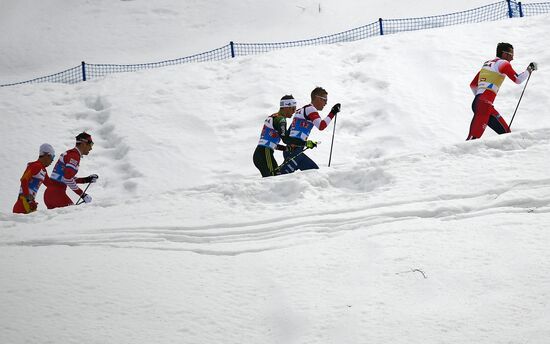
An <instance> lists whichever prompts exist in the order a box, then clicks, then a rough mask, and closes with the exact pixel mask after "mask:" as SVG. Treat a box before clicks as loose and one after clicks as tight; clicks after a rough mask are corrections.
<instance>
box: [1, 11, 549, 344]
mask: <svg viewBox="0 0 550 344" xmlns="http://www.w3.org/2000/svg"><path fill="white" fill-rule="evenodd" d="M136 2H137V1H136ZM548 19H549V17H548V16H540V17H532V18H522V19H514V20H506V21H501V22H495V23H481V24H476V25H467V26H457V27H448V28H441V29H437V30H429V31H418V32H412V33H404V34H398V35H391V36H385V37H378V38H373V39H368V40H364V41H358V42H352V43H345V44H337V45H330V46H319V47H313V48H311V47H310V48H306V49H304V48H295V49H288V50H282V51H277V52H272V53H269V54H265V55H259V56H251V57H245V58H239V59H234V60H231V61H222V62H216V63H201V64H187V65H180V66H174V67H168V68H163V69H156V70H151V71H141V72H138V73H131V74H119V75H112V76H110V77H108V78H106V79H104V80H98V81H93V82H86V83H81V84H76V85H58V84H36V85H21V86H17V87H9V88H2V89H0V113H2V116H3V119H2V129H1V130H2V135H1V137H0V140H1V141H0V144H1V146H2V147H3V148H4V149H2V150H1V151H0V159H1V160H2V161H4V162H5V163H4V164H2V165H1V166H0V173H1V174H2V176H3V178H2V179H1V181H0V195H2V197H1V198H0V245H1V249H0V275H1V276H2V278H1V279H0V303H1V304H2V310H3V311H2V312H0V342H2V343H25V342H56V343H58V342H85V343H106V342H107V343H120V342H130V343H149V342H159V343H172V342H184V343H220V342H224V343H258V342H273V343H346V342H349V343H353V342H374V343H441V342H445V343H472V342H480V343H525V342H527V343H541V344H542V343H545V342H546V340H547V338H548V337H549V336H550V331H549V330H548V326H547V324H548V322H549V320H550V305H549V302H548V299H549V297H548V296H549V295H548V293H549V291H550V277H549V276H550V273H549V272H550V259H549V258H550V253H548V250H547V244H546V243H547V242H548V240H549V239H550V234H549V233H548V231H547V224H548V223H549V220H550V216H549V211H550V207H549V204H550V178H549V177H548V167H549V163H548V161H549V158H550V156H549V155H550V153H548V152H549V148H550V147H549V146H550V142H549V134H550V117H549V116H548V115H547V111H546V109H547V108H548V105H549V104H548V102H549V101H548V98H547V97H545V95H546V94H548V91H549V86H548V84H547V83H546V82H545V80H546V79H548V75H547V74H548V70H547V69H546V68H545V66H546V65H548V64H550V53H549V52H548V51H547V49H546V45H545V42H544V41H543V40H541V39H540V37H543V36H544V35H545V34H546V33H547V32H548V30H549V29H550V24H549V21H548ZM480 32H483V33H484V34H483V35H480V34H479V33H480ZM472 37H475V39H472ZM500 41H509V42H511V43H512V44H514V47H515V52H516V60H515V61H514V62H513V65H514V66H515V67H516V69H517V70H518V71H520V70H522V69H523V68H524V67H525V66H526V65H527V64H528V63H529V62H531V61H532V60H535V61H537V62H539V64H540V70H539V71H537V72H536V74H534V75H533V76H532V78H531V79H530V81H529V85H528V88H527V90H526V92H525V94H524V97H523V100H522V103H521V106H520V108H519V110H518V113H517V115H516V118H515V119H514V124H513V126H512V129H513V131H514V132H513V133H512V134H509V135H504V136H497V135H495V134H494V133H492V132H490V130H489V131H487V132H486V134H485V135H484V137H483V139H481V140H478V141H475V142H464V138H465V137H466V134H467V130H468V126H469V122H470V120H471V110H470V109H469V106H470V102H471V100H472V95H471V92H470V90H469V87H468V84H469V82H470V80H471V78H472V77H473V76H474V75H475V73H476V72H477V70H478V69H479V67H480V64H481V63H482V62H483V61H484V60H486V59H489V58H491V57H492V56H493V55H494V47H495V45H496V43H498V42H500ZM316 85H322V86H324V87H325V88H326V89H327V90H328V92H329V107H330V106H331V105H332V104H334V103H335V102H341V103H342V113H341V114H340V115H339V117H338V120H337V123H336V137H335V142H334V150H333V157H332V166H331V167H330V168H328V167H327V166H326V163H327V161H328V153H329V150H330V139H331V135H332V128H333V127H332V124H331V126H330V127H329V128H328V129H327V130H326V131H324V132H319V131H314V132H313V135H312V139H317V140H320V141H322V144H321V145H320V147H319V148H317V149H315V150H314V151H312V152H311V154H310V156H311V157H312V158H313V159H314V160H316V161H317V162H318V163H319V165H320V166H321V169H320V170H316V171H306V172H297V173H294V174H292V175H285V176H280V177H276V178H267V179H261V178H260V177H259V173H258V172H257V170H256V169H255V168H254V166H253V165H252V161H251V160H252V152H253V150H254V147H255V145H256V143H257V139H258V135H259V131H260V129H261V125H262V121H263V119H264V117H266V116H267V115H269V114H271V113H272V112H274V111H276V108H277V103H278V99H279V98H280V97H281V96H282V95H283V94H286V93H292V94H294V95H295V97H296V98H297V99H298V102H299V104H305V103H307V101H308V94H309V92H310V91H311V89H312V88H313V87H315V86H316ZM522 87H523V86H517V85H514V84H513V83H511V82H510V81H509V80H508V81H505V84H504V85H503V87H502V89H501V91H500V93H499V96H498V98H497V101H496V103H495V106H496V107H497V108H498V109H500V110H501V113H502V114H503V116H504V117H505V118H506V119H507V120H508V121H509V120H510V117H511V113H513V111H514V109H515V106H516V104H517V100H518V98H519V95H520V93H521V90H522ZM327 112H328V109H327V111H324V113H325V114H326V113H327ZM81 130H89V131H90V132H91V133H92V135H94V137H95V141H96V144H95V145H94V149H93V151H92V152H91V154H90V155H89V156H87V157H85V159H84V160H83V161H82V162H81V171H80V173H79V174H81V175H87V174H89V173H98V174H99V175H100V181H99V182H98V183H97V184H95V185H93V186H92V187H91V188H90V189H89V192H90V194H91V195H92V196H93V198H94V201H93V202H92V203H91V204H87V205H83V206H78V207H71V208H65V209H55V210H51V211H47V210H45V209H44V206H43V204H40V206H39V211H37V212H36V213H33V214H32V215H29V216H20V215H13V214H11V212H10V210H11V206H12V205H13V202H14V201H15V199H16V196H17V188H18V185H17V183H18V179H19V177H20V175H21V173H22V172H23V169H24V167H25V163H26V162H27V161H31V160H33V159H34V158H35V153H36V152H35V151H36V150H37V148H38V146H39V145H40V144H41V143H43V142H49V143H51V144H52V145H53V146H54V147H55V148H56V151H57V154H60V153H62V152H63V151H64V150H65V149H67V148H70V147H72V144H73V137H74V135H75V134H76V133H78V132H79V131H81ZM277 154H279V153H277ZM277 159H278V160H279V161H281V157H280V155H277ZM40 194H42V191H41V192H40ZM41 199H42V197H41V196H39V197H38V200H41ZM41 203H42V202H41Z"/></svg>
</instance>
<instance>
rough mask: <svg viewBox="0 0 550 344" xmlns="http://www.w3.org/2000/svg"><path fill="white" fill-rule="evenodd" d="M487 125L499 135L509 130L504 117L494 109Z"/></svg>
mask: <svg viewBox="0 0 550 344" xmlns="http://www.w3.org/2000/svg"><path fill="white" fill-rule="evenodd" d="M487 125H488V126H489V128H491V129H493V130H494V131H495V132H496V133H497V134H499V135H502V134H506V133H509V132H510V127H509V126H508V123H506V121H505V120H504V118H502V116H501V115H500V114H499V113H498V112H497V111H496V110H495V113H493V114H492V115H491V116H490V117H489V123H488V124H487Z"/></svg>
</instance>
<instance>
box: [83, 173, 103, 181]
mask: <svg viewBox="0 0 550 344" xmlns="http://www.w3.org/2000/svg"><path fill="white" fill-rule="evenodd" d="M98 178H99V176H98V175H97V174H90V175H89V176H87V177H85V178H83V179H84V183H95V182H96V181H97V179H98Z"/></svg>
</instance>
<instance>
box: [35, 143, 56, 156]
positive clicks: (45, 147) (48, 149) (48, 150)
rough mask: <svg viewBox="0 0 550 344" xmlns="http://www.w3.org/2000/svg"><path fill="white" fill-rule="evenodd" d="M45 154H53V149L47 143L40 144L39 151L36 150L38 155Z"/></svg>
mask: <svg viewBox="0 0 550 344" xmlns="http://www.w3.org/2000/svg"><path fill="white" fill-rule="evenodd" d="M46 154H48V155H51V156H52V157H53V156H55V150H54V149H53V147H52V145H51V144H49V143H43V144H42V145H40V151H39V152H38V156H42V155H46Z"/></svg>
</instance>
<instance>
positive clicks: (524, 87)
mask: <svg viewBox="0 0 550 344" xmlns="http://www.w3.org/2000/svg"><path fill="white" fill-rule="evenodd" d="M529 79H531V73H529V76H528V77H527V81H526V82H525V86H523V91H521V96H519V101H518V105H517V106H516V110H514V115H513V116H512V119H511V120H510V125H508V128H511V127H512V122H513V121H514V117H515V116H516V111H518V108H519V103H520V102H521V98H522V97H523V92H525V89H526V88H527V84H528V83H529Z"/></svg>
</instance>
